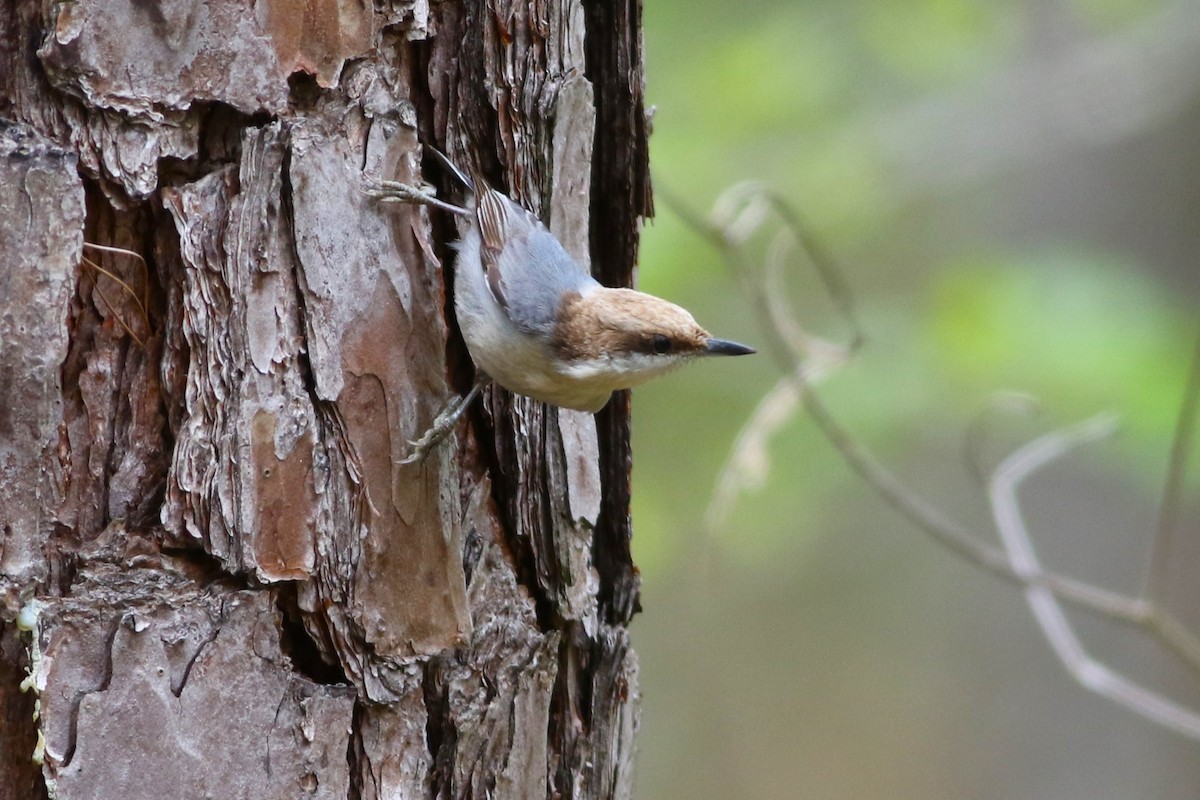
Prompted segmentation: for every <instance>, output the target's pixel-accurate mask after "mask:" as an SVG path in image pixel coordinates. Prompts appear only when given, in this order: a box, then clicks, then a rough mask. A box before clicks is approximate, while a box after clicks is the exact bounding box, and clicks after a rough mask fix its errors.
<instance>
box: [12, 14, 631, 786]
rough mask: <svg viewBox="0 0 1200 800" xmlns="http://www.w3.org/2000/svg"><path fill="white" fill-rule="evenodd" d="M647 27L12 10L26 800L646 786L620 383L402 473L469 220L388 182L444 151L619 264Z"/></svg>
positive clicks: (501, 423)
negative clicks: (381, 181) (453, 245)
mask: <svg viewBox="0 0 1200 800" xmlns="http://www.w3.org/2000/svg"><path fill="white" fill-rule="evenodd" d="M639 25H640V19H639V10H638V6H637V4H636V3H635V4H629V5H622V6H621V7H619V8H612V7H610V6H609V5H608V4H601V3H589V4H587V5H586V6H585V5H581V4H580V3H579V2H569V1H567V0H563V1H561V2H549V3H542V2H539V3H531V2H529V3H527V2H499V3H493V4H491V5H490V6H487V5H484V4H474V3H467V4H461V5H460V4H457V3H443V4H438V5H435V6H432V7H431V6H430V5H428V4H426V3H424V2H420V1H419V0H417V1H415V2H393V3H390V4H389V3H384V4H382V5H381V4H379V3H376V4H375V6H374V7H373V8H372V7H371V6H370V5H366V6H364V5H362V4H360V3H352V2H334V3H328V4H313V3H309V4H305V5H303V6H301V7H299V8H297V7H296V5H295V4H293V3H285V2H268V3H258V4H254V5H252V6H247V5H246V4H243V3H239V2H235V0H223V1H222V2H216V3H207V4H203V5H202V6H197V5H196V4H194V3H190V2H177V3H174V2H166V3H158V4H152V5H149V6H148V5H146V4H144V3H135V2H132V0H129V2H98V0H93V1H92V2H79V3H71V4H50V3H46V4H44V5H41V6H38V5H35V4H29V3H17V2H15V1H14V0H6V1H4V2H0V533H2V536H3V538H2V539H0V600H2V603H3V614H2V615H0V720H3V722H4V724H3V727H2V729H0V773H2V774H4V775H5V780H4V781H0V799H3V798H8V797H13V798H17V797H19V798H27V797H31V796H38V795H39V794H41V795H45V794H46V792H47V790H48V789H49V790H50V792H51V793H52V794H53V796H56V797H59V798H64V799H65V800H66V799H73V798H84V797H89V798H90V797H95V798H105V797H128V798H135V797H154V798H170V797H180V798H190V797H201V796H220V797H247V798H249V797H254V798H259V797H289V798H290V797H301V796H313V797H354V798H395V797H405V798H408V797H412V798H420V797H438V798H442V797H446V798H451V797H453V798H458V797H480V798H481V797H495V798H502V797H510V798H529V797H539V796H545V797H579V798H607V797H627V796H628V795H629V793H630V787H631V764H632V755H633V737H634V734H635V732H636V727H637V705H638V698H637V662H636V657H635V655H634V653H633V651H632V650H631V649H630V647H629V639H628V632H627V629H626V628H625V624H626V623H627V622H628V620H629V618H630V617H631V616H632V614H633V613H634V612H635V611H636V609H637V591H638V587H637V575H636V571H635V569H634V568H633V565H632V563H631V561H630V559H629V549H628V540H629V535H630V528H629V520H628V500H629V483H628V473H629V451H628V398H627V397H626V396H624V395H619V396H618V397H616V398H614V401H613V402H612V403H611V404H610V406H609V407H608V408H606V409H605V411H604V412H602V413H601V414H600V415H598V416H596V417H592V416H591V415H587V414H578V413H574V412H565V411H560V410H558V409H554V408H547V407H545V406H542V405H539V404H537V403H533V402H531V401H528V400H525V399H522V398H514V397H513V396H511V395H508V394H507V393H505V392H503V391H502V390H499V389H493V390H490V391H489V392H487V393H486V395H485V397H484V399H483V402H481V403H480V404H479V405H478V406H477V407H476V408H474V409H473V410H472V412H471V413H470V415H469V417H470V418H469V424H467V425H465V426H462V427H461V428H460V430H459V432H458V433H457V435H456V436H455V437H453V438H452V439H451V441H450V442H449V444H448V445H447V446H445V447H444V448H443V449H441V450H439V451H437V452H435V453H434V454H433V455H432V456H431V457H430V458H429V460H427V461H426V462H425V463H424V464H420V465H413V466H407V467H400V466H398V465H397V463H396V462H398V461H399V460H400V459H401V458H402V457H403V456H404V455H405V453H406V452H407V441H408V440H409V439H412V438H415V436H417V435H418V434H419V433H420V432H421V431H422V430H423V429H424V427H425V426H426V425H427V424H428V423H429V421H430V420H431V419H432V418H433V416H434V414H435V413H436V411H437V409H438V407H439V406H440V405H441V404H442V403H443V401H445V400H446V399H447V398H448V397H450V396H451V394H452V392H454V391H456V390H459V391H461V390H465V388H466V387H467V386H468V385H469V383H470V381H471V369H470V361H469V357H468V356H467V354H466V353H465V351H464V349H463V346H462V343H461V341H460V340H459V339H458V338H457V335H456V332H455V329H454V326H453V319H447V314H448V313H450V306H451V304H450V303H448V302H447V298H448V297H449V292H450V291H451V287H452V281H453V275H452V271H451V270H449V269H448V268H447V266H448V264H447V262H448V261H449V260H450V259H451V257H452V251H451V250H450V249H449V247H448V244H449V242H450V241H451V240H452V239H453V238H454V236H455V231H454V229H453V224H452V221H450V220H447V219H446V218H444V217H442V216H440V215H438V214H437V213H436V212H433V213H431V212H428V211H426V210H424V209H418V208H401V209H396V208H395V207H381V206H380V205H378V204H376V203H374V202H373V201H372V200H371V198H369V197H368V196H367V195H366V194H365V193H364V192H363V191H362V189H363V187H364V174H365V175H368V176H374V177H387V178H393V179H399V180H415V179H418V178H420V177H421V175H422V170H421V156H420V144H419V143H420V142H421V141H425V142H428V143H430V144H434V145H436V146H439V147H441V148H443V149H445V150H446V151H447V152H449V153H450V154H451V156H452V157H454V158H455V159H456V160H458V161H460V162H462V163H464V164H466V165H468V166H469V167H471V168H472V169H475V170H478V171H479V173H480V174H482V175H483V176H484V177H485V178H486V179H487V180H488V181H489V182H491V183H492V184H493V185H495V186H498V187H501V188H503V189H505V191H507V192H508V193H509V194H511V195H512V196H514V197H516V198H518V199H519V200H520V201H521V202H523V203H525V204H526V205H528V206H529V207H530V208H533V209H534V210H535V211H537V212H538V213H539V214H541V215H542V217H543V218H544V219H546V220H547V221H548V223H549V225H550V227H551V229H552V230H553V231H554V232H555V233H556V235H558V236H559V238H560V239H561V240H562V241H563V243H564V245H565V246H566V248H567V249H568V251H569V252H571V253H572V255H574V256H575V257H576V258H578V259H579V260H580V261H581V262H583V263H585V264H590V265H591V267H592V269H593V272H594V274H596V275H597V276H598V277H599V278H600V279H601V280H602V281H603V282H605V283H606V284H608V285H626V284H628V282H629V280H630V278H631V274H632V266H633V261H634V255H635V252H636V240H637V225H638V217H639V216H641V215H644V214H647V213H649V211H650V207H649V206H650V202H649V190H648V184H647V175H646V160H645V125H644V118H643V113H644V112H643V109H642V105H641V85H642V84H641V80H642V78H641V55H640V32H639V30H638V27H639ZM430 175H431V176H432V177H437V173H436V172H433V171H431V173H430ZM444 188H447V189H448V188H449V187H448V186H447V187H444ZM85 242H89V243H92V244H99V245H104V246H106V247H115V248H121V249H125V250H129V251H132V252H135V253H137V254H139V255H140V256H141V260H139V259H137V258H133V257H130V256H127V255H122V254H120V253H114V252H112V251H109V250H103V251H102V250H96V249H88V248H86V247H85ZM18 628H20V630H19V629H18ZM26 673H28V677H27V678H26ZM22 680H24V684H25V686H26V688H27V689H28V691H25V692H22V691H21V690H20V688H19V687H18V684H19V683H20V682H21V681H22ZM35 709H36V713H37V717H36V719H35V717H34V713H35ZM35 751H36V755H37V758H38V761H39V763H36V764H35V763H34V762H33V761H32V760H31V756H32V755H34V753H35ZM10 776H11V779H10Z"/></svg>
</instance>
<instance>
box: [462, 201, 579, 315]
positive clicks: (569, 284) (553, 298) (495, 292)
mask: <svg viewBox="0 0 1200 800" xmlns="http://www.w3.org/2000/svg"><path fill="white" fill-rule="evenodd" d="M478 202H479V204H478V207H477V208H478V218H479V228H480V236H481V242H480V255H481V258H482V261H483V270H484V274H485V276H486V277H487V283H488V287H489V288H490V289H491V291H492V296H493V297H495V298H496V302H497V303H499V304H500V307H501V308H502V309H504V312H505V313H506V314H507V315H508V318H509V319H511V320H512V321H513V323H514V324H515V325H516V326H517V327H518V328H520V329H521V330H524V331H526V332H528V333H541V334H549V333H550V332H551V331H552V330H553V328H554V323H555V314H556V312H557V310H558V305H559V302H560V301H561V299H562V296H563V294H564V293H566V292H580V291H582V290H584V289H585V288H587V287H589V286H593V285H598V284H596V282H595V280H594V279H593V278H592V276H591V275H589V274H588V273H587V272H586V271H584V269H583V267H581V266H579V264H577V263H576V262H575V260H574V259H573V258H571V257H570V256H569V255H567V252H566V250H564V249H563V247H562V245H561V244H559V242H558V240H557V239H555V238H554V235H553V234H551V233H550V231H548V230H546V227H545V226H544V225H543V224H542V223H541V220H539V219H538V218H537V217H535V216H534V215H533V214H531V213H530V212H528V211H526V210H525V209H523V208H521V207H520V206H519V205H517V204H516V203H514V202H513V201H512V200H509V199H508V198H507V197H505V196H504V195H503V194H501V193H500V192H497V191H495V190H494V189H485V190H484V191H483V192H481V193H480V195H479V201H478Z"/></svg>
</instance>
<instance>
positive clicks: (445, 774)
mask: <svg viewBox="0 0 1200 800" xmlns="http://www.w3.org/2000/svg"><path fill="white" fill-rule="evenodd" d="M443 669H444V663H443V662H442V660H441V659H440V658H435V659H433V660H431V661H430V662H429V664H427V665H426V667H425V680H424V682H423V683H422V686H421V689H422V693H423V695H424V698H423V699H424V700H425V747H426V749H427V750H428V751H429V755H430V756H431V757H432V760H433V766H432V768H431V769H430V770H429V789H430V796H431V797H448V796H449V795H450V783H451V780H452V778H453V775H454V754H455V750H456V749H457V744H458V734H457V731H456V730H455V729H454V725H453V723H452V722H451V721H450V712H449V709H448V708H447V698H446V685H445V681H444V680H443V678H442V670H443Z"/></svg>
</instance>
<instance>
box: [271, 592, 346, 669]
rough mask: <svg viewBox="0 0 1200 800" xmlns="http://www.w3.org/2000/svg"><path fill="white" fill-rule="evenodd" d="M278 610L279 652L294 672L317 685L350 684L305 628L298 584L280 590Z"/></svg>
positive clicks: (276, 605)
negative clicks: (298, 595)
mask: <svg viewBox="0 0 1200 800" xmlns="http://www.w3.org/2000/svg"><path fill="white" fill-rule="evenodd" d="M275 607H276V608H278V609H279V621H280V624H279V627H280V637H279V649H280V650H282V651H283V654H284V655H285V656H287V657H288V659H289V660H290V661H291V662H292V668H293V669H295V670H296V671H297V672H299V673H300V674H301V675H303V676H305V677H306V678H308V679H309V680H311V681H313V682H314V683H321V684H326V685H345V684H346V683H349V681H348V680H347V679H346V673H345V672H344V671H343V670H342V668H341V666H340V665H339V664H334V663H331V662H329V661H327V660H326V658H325V654H324V653H323V652H322V651H321V648H320V647H318V646H317V643H316V641H314V640H313V638H312V636H310V635H309V633H308V629H307V628H305V627H304V619H303V616H302V612H301V611H300V605H299V603H298V602H297V600H296V586H295V584H291V583H287V584H283V585H282V586H280V587H279V589H278V590H277V591H276V593H275Z"/></svg>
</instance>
